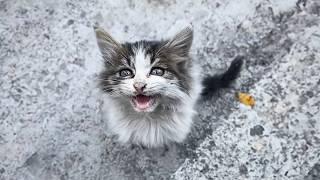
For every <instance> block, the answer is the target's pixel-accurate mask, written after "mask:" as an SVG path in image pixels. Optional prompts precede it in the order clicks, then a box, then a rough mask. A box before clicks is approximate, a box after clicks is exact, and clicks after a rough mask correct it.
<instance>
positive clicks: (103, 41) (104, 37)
mask: <svg viewBox="0 0 320 180" xmlns="http://www.w3.org/2000/svg"><path fill="white" fill-rule="evenodd" d="M93 28H94V31H95V33H96V38H97V43H98V46H99V49H100V52H101V54H102V56H103V59H104V60H106V61H109V60H110V59H111V58H112V56H113V55H114V54H115V53H116V52H117V50H119V49H120V48H121V45H120V44H119V43H118V42H117V41H115V40H114V39H113V38H112V37H111V35H110V34H109V33H107V32H106V31H105V30H103V29H102V28H100V27H97V26H94V27H93Z"/></svg>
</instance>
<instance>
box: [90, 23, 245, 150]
mask: <svg viewBox="0 0 320 180" xmlns="http://www.w3.org/2000/svg"><path fill="white" fill-rule="evenodd" d="M95 32H96V38H97V42H98V46H99V48H100V51H101V54H102V57H103V59H104V70H103V72H102V73H101V74H100V82H99V83H100V87H101V89H102V91H103V92H104V94H105V95H106V96H105V103H106V104H107V109H105V110H106V111H107V112H106V115H107V117H106V118H107V122H108V127H109V129H110V130H111V131H112V132H113V133H114V134H116V135H118V137H119V141H121V142H131V143H134V144H140V145H143V146H147V147H156V146H161V145H164V144H167V143H169V142H182V141H183V140H184V139H185V138H186V136H187V134H188V133H189V131H190V127H191V125H192V117H193V115H194V114H195V110H194V106H195V103H196V101H197V100H198V99H199V98H200V96H201V95H202V96H211V95H212V94H213V93H214V91H215V90H217V89H219V88H223V87H227V86H228V85H229V84H230V82H231V81H232V80H234V79H235V78H236V76H237V75H238V73H239V71H240V68H241V65H242V59H241V58H236V59H235V60H234V61H233V62H232V64H231V66H230V67H229V69H228V70H227V71H226V72H225V73H224V74H222V75H218V76H212V77H207V78H205V79H204V80H201V79H200V76H199V73H200V71H201V70H200V69H199V68H198V67H197V65H196V64H195V63H193V62H192V60H191V57H190V56H189V50H190V47H191V44H192V39H193V31H192V29H191V28H189V27H188V28H185V29H183V30H182V31H180V32H179V33H178V34H176V35H175V36H174V37H173V38H171V39H169V40H163V41H145V40H142V41H138V42H133V43H122V44H121V43H119V42H117V41H116V40H114V39H113V38H112V37H111V36H110V35H109V34H108V33H107V32H106V31H104V30H103V29H102V28H99V27H95Z"/></svg>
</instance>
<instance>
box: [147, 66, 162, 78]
mask: <svg viewBox="0 0 320 180" xmlns="http://www.w3.org/2000/svg"><path fill="white" fill-rule="evenodd" d="M150 74H151V75H155V76H163V74H164V69H162V68H159V67H155V68H152V69H151V72H150Z"/></svg>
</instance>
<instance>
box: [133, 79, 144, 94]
mask: <svg viewBox="0 0 320 180" xmlns="http://www.w3.org/2000/svg"><path fill="white" fill-rule="evenodd" d="M146 85H147V84H146V83H143V82H135V83H134V84H133V87H134V89H136V91H137V92H138V93H142V92H143V90H144V89H145V88H146Z"/></svg>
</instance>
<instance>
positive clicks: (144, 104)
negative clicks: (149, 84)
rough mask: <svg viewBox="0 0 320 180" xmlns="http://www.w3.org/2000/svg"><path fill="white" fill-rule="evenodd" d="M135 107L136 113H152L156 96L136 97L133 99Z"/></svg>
mask: <svg viewBox="0 0 320 180" xmlns="http://www.w3.org/2000/svg"><path fill="white" fill-rule="evenodd" d="M132 102H133V106H134V108H135V110H136V111H147V112H148V111H152V110H153V107H154V105H155V102H156V98H155V97H154V96H146V95H142V94H139V95H136V96H133V97H132Z"/></svg>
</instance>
